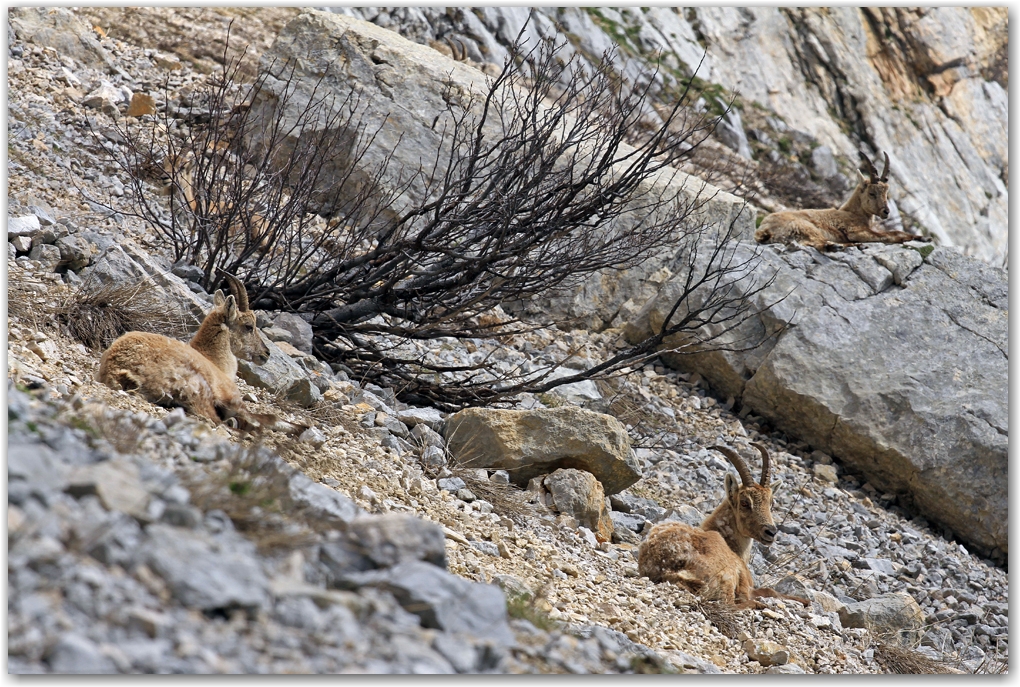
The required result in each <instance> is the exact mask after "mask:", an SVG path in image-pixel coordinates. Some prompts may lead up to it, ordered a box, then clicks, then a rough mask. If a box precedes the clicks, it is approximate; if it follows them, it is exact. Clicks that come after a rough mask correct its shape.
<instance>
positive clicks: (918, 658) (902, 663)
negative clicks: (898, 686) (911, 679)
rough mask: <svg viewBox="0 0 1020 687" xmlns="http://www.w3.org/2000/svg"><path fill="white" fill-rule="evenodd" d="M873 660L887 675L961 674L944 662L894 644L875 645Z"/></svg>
mask: <svg viewBox="0 0 1020 687" xmlns="http://www.w3.org/2000/svg"><path fill="white" fill-rule="evenodd" d="M875 660H877V661H878V663H879V664H880V665H881V666H882V668H883V669H884V670H885V671H886V672H887V673H895V674H897V675H943V674H958V673H962V672H963V671H961V670H959V669H957V668H954V667H952V666H951V665H949V663H948V662H946V661H936V660H934V659H931V658H928V657H927V656H925V655H924V654H922V653H918V652H917V651H912V650H911V649H904V648H903V647H900V646H896V645H895V644H876V645H875Z"/></svg>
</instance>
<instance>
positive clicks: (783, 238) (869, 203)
mask: <svg viewBox="0 0 1020 687" xmlns="http://www.w3.org/2000/svg"><path fill="white" fill-rule="evenodd" d="M884 155H885V167H884V168H883V169H882V174H881V175H879V173H878V171H877V170H876V169H875V165H874V164H872V162H871V160H870V159H868V156H867V155H865V154H864V153H861V160H862V167H863V168H864V169H865V170H866V171H867V172H868V177H869V178H865V177H864V175H863V174H861V170H860V169H858V170H857V176H858V179H859V182H858V184H857V188H855V189H854V192H853V195H851V196H850V199H849V200H848V201H847V202H845V203H843V205H841V206H840V207H839V208H838V209H828V210H789V211H787V212H773V213H772V214H771V215H766V216H765V218H764V219H763V220H762V221H761V225H760V226H759V227H758V230H757V231H756V232H755V233H754V238H755V240H756V241H757V242H758V243H789V242H796V243H802V244H804V245H807V246H811V247H812V248H817V249H818V250H834V249H836V250H838V249H840V248H842V247H845V246H851V245H854V244H858V243H869V242H880V243H903V242H904V241H929V240H930V239H927V238H925V237H924V236H916V235H914V234H908V233H907V232H905V231H878V230H877V229H872V227H871V223H872V219H871V218H872V217H873V216H876V215H877V216H879V217H881V218H882V219H886V218H887V217H888V216H889V202H888V200H887V194H888V192H889V183H888V182H889V154H888V153H885V154H884Z"/></svg>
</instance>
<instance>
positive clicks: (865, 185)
mask: <svg viewBox="0 0 1020 687" xmlns="http://www.w3.org/2000/svg"><path fill="white" fill-rule="evenodd" d="M883 155H884V156H885V166H884V167H883V168H882V173H881V174H879V173H878V170H876V169H875V165H873V164H872V162H871V160H870V159H868V156H867V155H865V154H864V153H861V166H860V168H858V170H857V177H858V182H859V183H858V190H859V192H860V194H861V208H862V209H863V210H864V211H865V212H867V213H868V214H869V215H878V216H879V217H881V218H882V219H886V218H888V217H889V200H888V198H887V194H888V193H889V153H883ZM862 170H864V171H866V172H867V173H868V176H867V177H865V176H864V174H862V173H861V171H862Z"/></svg>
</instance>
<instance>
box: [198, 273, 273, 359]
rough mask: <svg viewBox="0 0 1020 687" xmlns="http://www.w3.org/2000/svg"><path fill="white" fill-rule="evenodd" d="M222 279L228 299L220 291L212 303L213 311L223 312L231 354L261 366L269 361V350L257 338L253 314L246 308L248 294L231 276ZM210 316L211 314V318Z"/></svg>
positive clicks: (257, 332)
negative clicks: (227, 289)
mask: <svg viewBox="0 0 1020 687" xmlns="http://www.w3.org/2000/svg"><path fill="white" fill-rule="evenodd" d="M223 276H224V277H225V278H226V280H227V287H228V288H229V289H230V295H229V296H224V295H223V292H222V291H217V292H216V293H215V294H214V296H213V303H214V305H215V308H216V309H222V311H223V313H222V317H223V321H222V324H223V325H224V326H226V327H227V329H229V331H230V351H231V352H232V353H233V354H234V355H235V356H237V357H238V358H241V359H243V360H250V361H251V362H253V363H255V364H256V365H262V364H264V363H265V362H266V361H267V360H269V347H268V346H266V343H265V342H264V341H263V340H262V337H261V336H259V331H258V328H257V327H256V326H255V313H254V312H252V311H251V310H250V309H249V308H248V292H247V291H245V288H244V284H242V283H241V280H240V279H238V278H237V277H235V276H233V275H232V274H224V275H223ZM213 312H215V309H214V311H213ZM212 314H213V313H212V312H210V316H211V315H212Z"/></svg>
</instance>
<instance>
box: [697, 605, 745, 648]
mask: <svg viewBox="0 0 1020 687" xmlns="http://www.w3.org/2000/svg"><path fill="white" fill-rule="evenodd" d="M694 607H695V608H696V609H697V610H699V611H701V613H702V615H704V616H705V618H706V619H707V620H708V622H710V623H712V624H713V625H715V627H716V629H718V630H719V632H721V633H722V634H723V635H724V636H726V637H729V638H730V639H736V638H737V636H738V635H739V634H740V633H741V632H742V631H743V630H744V626H743V625H741V624H740V615H739V614H738V612H737V610H736V608H734V607H733V606H730V605H729V604H725V603H723V602H721V601H704V600H698V602H697V603H696V604H695V605H694Z"/></svg>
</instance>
